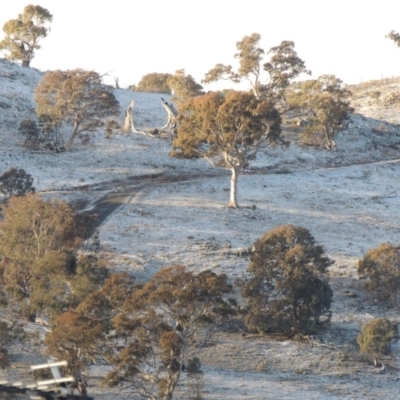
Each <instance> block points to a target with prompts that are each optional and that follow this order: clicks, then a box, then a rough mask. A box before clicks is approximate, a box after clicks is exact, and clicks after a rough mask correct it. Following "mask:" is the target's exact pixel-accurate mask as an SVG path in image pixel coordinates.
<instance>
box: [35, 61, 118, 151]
mask: <svg viewBox="0 0 400 400" xmlns="http://www.w3.org/2000/svg"><path fill="white" fill-rule="evenodd" d="M35 102H36V113H37V115H38V116H39V118H41V119H42V120H44V121H46V122H47V123H48V124H50V125H52V126H57V129H61V126H62V125H63V124H70V125H72V133H71V135H70V136H69V139H68V141H67V143H66V145H65V149H66V150H70V149H71V147H72V144H73V141H74V139H75V138H76V137H77V136H78V135H79V134H82V133H84V132H92V131H94V130H96V129H98V128H100V127H103V126H104V118H105V117H107V116H113V115H117V114H118V113H119V103H118V101H117V99H116V98H115V96H114V94H113V92H112V89H111V88H110V87H108V86H105V85H103V83H102V80H101V76H100V75H99V74H98V73H97V72H94V71H85V70H83V69H74V70H69V71H60V70H57V71H49V72H46V73H45V74H44V76H43V78H42V79H41V80H40V82H39V84H38V86H37V87H36V90H35Z"/></svg>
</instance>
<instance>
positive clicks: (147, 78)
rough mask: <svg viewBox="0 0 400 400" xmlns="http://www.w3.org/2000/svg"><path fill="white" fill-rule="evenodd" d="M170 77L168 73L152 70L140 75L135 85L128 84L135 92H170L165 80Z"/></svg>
mask: <svg viewBox="0 0 400 400" xmlns="http://www.w3.org/2000/svg"><path fill="white" fill-rule="evenodd" d="M170 77H172V75H171V74H168V73H160V72H152V73H150V74H146V75H144V76H143V77H142V79H141V80H140V82H139V83H138V84H137V85H132V86H129V89H131V90H133V91H135V92H150V93H166V94H171V93H172V91H171V88H170V87H169V85H168V83H167V81H168V79H169V78H170Z"/></svg>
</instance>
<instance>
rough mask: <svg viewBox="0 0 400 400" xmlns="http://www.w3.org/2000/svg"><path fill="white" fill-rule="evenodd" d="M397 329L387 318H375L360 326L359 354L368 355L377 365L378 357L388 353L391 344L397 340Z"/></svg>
mask: <svg viewBox="0 0 400 400" xmlns="http://www.w3.org/2000/svg"><path fill="white" fill-rule="evenodd" d="M398 336H399V333H398V327H397V324H396V323H394V322H391V321H389V320H388V319H387V318H375V319H373V320H371V321H369V322H366V323H365V324H363V325H362V326H361V333H360V334H359V335H358V336H357V343H358V345H359V346H360V352H361V353H367V354H370V355H371V356H372V357H373V359H374V365H375V366H376V365H377V359H378V357H381V356H383V355H385V354H389V353H390V348H391V342H392V340H393V339H398Z"/></svg>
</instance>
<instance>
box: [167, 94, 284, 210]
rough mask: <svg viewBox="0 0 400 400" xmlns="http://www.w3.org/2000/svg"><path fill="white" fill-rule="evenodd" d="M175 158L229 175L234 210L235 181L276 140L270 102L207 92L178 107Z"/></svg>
mask: <svg viewBox="0 0 400 400" xmlns="http://www.w3.org/2000/svg"><path fill="white" fill-rule="evenodd" d="M178 120H179V127H178V134H177V138H176V140H175V141H174V142H173V147H174V150H173V152H172V153H171V155H172V156H175V157H183V158H204V159H205V160H207V161H209V162H210V163H211V164H212V165H213V166H215V167H219V168H226V169H229V170H230V171H231V173H232V179H231V193H230V202H229V206H230V207H238V202H237V178H238V175H239V173H240V172H241V171H243V169H244V168H246V167H248V165H249V163H250V161H251V160H253V159H254V158H255V157H256V155H257V152H258V150H259V149H260V148H261V147H262V146H264V145H267V144H268V143H274V142H276V141H277V140H278V139H279V135H280V131H281V130H280V122H281V118H280V116H279V113H278V111H277V110H276V109H275V107H274V104H273V102H271V101H269V100H266V99H264V100H260V99H257V98H256V97H255V96H254V95H253V94H252V93H250V92H236V91H229V92H227V93H226V94H223V93H218V92H211V93H208V94H206V95H203V96H198V97H194V98H191V99H189V100H188V101H187V102H186V103H185V104H184V105H182V107H181V112H180V114H179V116H178Z"/></svg>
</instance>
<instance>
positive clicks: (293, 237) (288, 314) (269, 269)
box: [242, 225, 332, 335]
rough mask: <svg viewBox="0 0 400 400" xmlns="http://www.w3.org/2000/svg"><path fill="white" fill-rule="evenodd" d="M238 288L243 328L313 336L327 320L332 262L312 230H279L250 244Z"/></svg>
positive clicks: (268, 233) (270, 232) (295, 228)
mask: <svg viewBox="0 0 400 400" xmlns="http://www.w3.org/2000/svg"><path fill="white" fill-rule="evenodd" d="M254 248H255V250H254V253H253V254H252V256H251V258H250V265H249V268H248V271H249V273H250V275H251V278H250V279H249V280H248V281H247V282H246V283H245V284H244V285H243V286H242V295H243V296H244V298H245V300H246V324H247V326H248V328H249V329H251V330H257V331H259V332H260V333H269V332H276V333H284V334H288V335H295V334H297V333H312V332H314V331H315V330H316V329H317V328H318V327H319V326H320V325H321V322H328V321H329V320H330V316H331V312H330V306H331V301H332V290H331V288H330V286H329V284H328V283H327V282H326V280H325V272H326V269H327V267H328V266H329V265H331V260H329V259H328V258H327V257H326V256H325V254H324V251H323V248H322V247H321V246H319V245H317V244H316V243H315V240H314V238H313V236H312V235H311V234H310V232H309V231H308V230H307V229H305V228H302V227H297V226H293V225H282V226H278V227H276V228H274V229H272V230H271V231H269V232H267V233H266V234H265V235H264V236H263V237H262V238H261V239H259V240H257V241H256V242H255V244H254Z"/></svg>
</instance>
